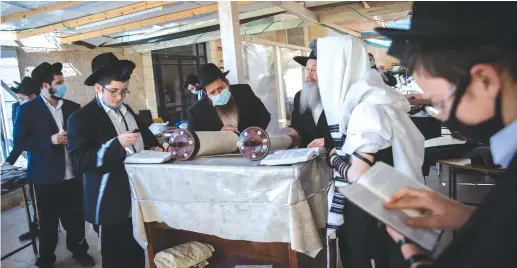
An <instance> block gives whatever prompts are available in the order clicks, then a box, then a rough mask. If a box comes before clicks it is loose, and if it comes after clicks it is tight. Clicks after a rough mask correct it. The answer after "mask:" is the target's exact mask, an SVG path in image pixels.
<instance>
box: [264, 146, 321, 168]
mask: <svg viewBox="0 0 517 268" xmlns="http://www.w3.org/2000/svg"><path fill="white" fill-rule="evenodd" d="M324 153H325V148H324V147H317V148H302V149H288V150H278V151H276V152H274V153H273V154H270V155H268V156H266V158H264V159H262V161H260V165H262V166H279V165H292V164H296V163H302V162H306V161H309V160H311V159H313V158H315V157H317V156H319V155H322V154H324Z"/></svg>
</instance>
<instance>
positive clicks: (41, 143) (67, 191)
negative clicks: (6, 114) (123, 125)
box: [14, 62, 95, 267]
mask: <svg viewBox="0 0 517 268" xmlns="http://www.w3.org/2000/svg"><path fill="white" fill-rule="evenodd" d="M62 67H63V65H62V64H61V63H54V64H49V63H47V62H44V63H42V64H40V65H39V66H37V67H36V68H35V69H34V70H33V71H32V74H31V76H32V78H33V79H34V81H35V82H36V84H37V85H39V88H40V89H41V93H40V95H39V96H38V97H36V98H35V99H34V100H33V101H30V102H28V103H26V104H23V105H20V107H19V108H18V115H17V117H16V120H15V124H14V144H15V148H17V149H19V150H24V151H27V155H28V161H29V164H28V167H27V177H28V179H29V182H30V183H32V184H34V189H35V192H36V196H37V200H38V209H39V225H40V226H39V227H40V232H39V248H40V254H39V258H38V259H37V261H36V266H38V267H52V266H53V264H54V262H55V261H56V256H55V255H54V251H55V249H56V246H57V242H58V239H57V238H58V236H57V234H58V224H59V222H60V221H61V223H62V225H63V227H64V229H65V230H66V246H67V249H68V250H69V251H71V252H72V253H73V255H72V258H74V259H75V260H76V261H77V262H78V263H79V264H80V265H82V266H86V267H90V266H94V265H95V261H94V259H93V258H92V257H91V256H90V255H88V253H86V252H87V250H88V243H87V242H86V239H85V230H84V217H83V213H82V212H83V202H82V201H83V199H82V180H81V177H80V176H79V174H78V173H76V172H74V170H73V168H72V164H71V162H70V158H69V155H68V153H67V151H66V147H65V145H66V144H67V132H66V130H67V124H66V120H67V119H68V117H69V116H70V115H71V114H72V113H74V112H75V111H77V110H79V108H80V105H79V104H77V103H75V102H73V101H69V100H66V99H63V97H64V96H65V93H66V90H67V88H66V85H65V84H64V78H63V73H62V72H61V69H62Z"/></svg>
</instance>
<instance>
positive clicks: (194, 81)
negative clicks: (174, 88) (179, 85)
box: [183, 74, 199, 87]
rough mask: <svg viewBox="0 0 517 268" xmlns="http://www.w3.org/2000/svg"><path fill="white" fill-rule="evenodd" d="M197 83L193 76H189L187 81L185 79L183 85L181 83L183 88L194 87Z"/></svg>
mask: <svg viewBox="0 0 517 268" xmlns="http://www.w3.org/2000/svg"><path fill="white" fill-rule="evenodd" d="M197 83H199V78H198V77H197V75H195V74H189V75H188V76H187V79H185V83H183V87H188V85H195V84H197Z"/></svg>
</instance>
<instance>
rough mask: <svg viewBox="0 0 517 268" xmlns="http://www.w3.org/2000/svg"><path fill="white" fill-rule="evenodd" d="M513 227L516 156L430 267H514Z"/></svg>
mask: <svg viewBox="0 0 517 268" xmlns="http://www.w3.org/2000/svg"><path fill="white" fill-rule="evenodd" d="M451 217H454V215H451ZM516 226H517V157H514V158H513V160H512V163H511V164H510V166H509V167H508V169H507V171H506V172H505V174H504V175H502V176H500V178H498V180H497V184H496V186H494V187H493V188H492V189H491V190H490V193H489V194H488V195H487V196H486V197H485V199H484V200H483V202H482V203H481V205H480V206H479V207H478V208H477V209H476V210H475V211H474V214H472V216H470V218H469V219H468V220H467V222H466V223H465V224H463V226H462V227H461V228H460V229H459V230H458V232H457V233H456V236H455V237H454V240H453V241H452V242H451V244H449V246H448V247H447V249H446V250H445V251H444V252H443V253H442V254H441V255H440V256H439V257H438V259H437V261H436V264H435V266H434V267H444V268H449V267H450V268H459V267H469V268H486V267H494V268H495V267H498V268H510V267H517V254H516V253H517V228H516Z"/></svg>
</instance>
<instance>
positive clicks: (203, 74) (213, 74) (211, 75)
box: [199, 63, 230, 88]
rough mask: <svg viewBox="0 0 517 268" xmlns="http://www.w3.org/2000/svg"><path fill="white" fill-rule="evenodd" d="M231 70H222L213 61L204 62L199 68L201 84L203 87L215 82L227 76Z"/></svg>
mask: <svg viewBox="0 0 517 268" xmlns="http://www.w3.org/2000/svg"><path fill="white" fill-rule="evenodd" d="M229 72H230V71H226V72H224V73H223V72H222V71H221V69H219V67H217V66H216V65H215V64H213V63H208V64H203V65H201V68H200V69H199V84H200V86H201V87H202V88H204V87H205V86H206V85H208V84H210V83H212V82H214V81H215V80H217V79H220V78H223V77H226V75H228V73H229Z"/></svg>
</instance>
